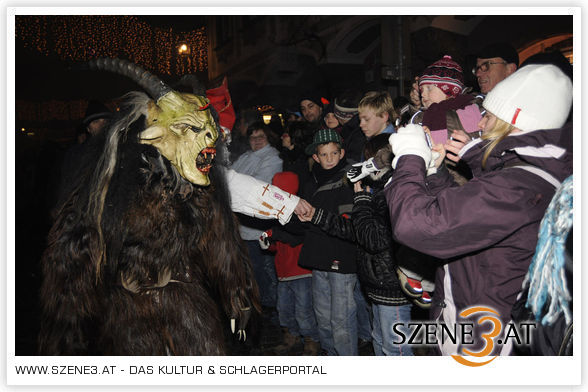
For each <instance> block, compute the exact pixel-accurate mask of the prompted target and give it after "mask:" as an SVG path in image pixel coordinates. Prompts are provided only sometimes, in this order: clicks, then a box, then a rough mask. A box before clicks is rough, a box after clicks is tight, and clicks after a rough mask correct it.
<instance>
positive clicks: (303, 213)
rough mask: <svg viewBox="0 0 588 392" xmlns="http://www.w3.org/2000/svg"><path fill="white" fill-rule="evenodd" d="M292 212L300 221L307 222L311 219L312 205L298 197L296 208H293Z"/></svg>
mask: <svg viewBox="0 0 588 392" xmlns="http://www.w3.org/2000/svg"><path fill="white" fill-rule="evenodd" d="M294 213H295V214H296V216H298V219H300V221H301V222H308V221H310V220H311V219H312V215H313V214H314V207H313V206H311V205H310V203H309V202H307V201H306V200H304V199H302V198H301V199H300V201H299V202H298V204H297V205H296V208H295V209H294Z"/></svg>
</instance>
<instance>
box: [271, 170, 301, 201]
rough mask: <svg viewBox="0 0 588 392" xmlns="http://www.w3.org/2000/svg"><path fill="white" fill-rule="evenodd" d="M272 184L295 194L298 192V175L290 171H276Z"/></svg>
mask: <svg viewBox="0 0 588 392" xmlns="http://www.w3.org/2000/svg"><path fill="white" fill-rule="evenodd" d="M272 184H274V185H275V186H277V187H278V188H280V189H281V190H283V191H286V192H288V193H291V194H293V195H295V194H296V192H298V185H299V184H298V175H296V173H294V172H290V171H284V172H279V173H276V174H274V178H273V179H272Z"/></svg>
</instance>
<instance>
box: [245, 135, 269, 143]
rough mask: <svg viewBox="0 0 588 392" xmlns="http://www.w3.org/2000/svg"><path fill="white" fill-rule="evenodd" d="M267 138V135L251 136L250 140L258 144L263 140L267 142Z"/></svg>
mask: <svg viewBox="0 0 588 392" xmlns="http://www.w3.org/2000/svg"><path fill="white" fill-rule="evenodd" d="M265 139H266V136H265V135H260V136H249V140H250V141H252V142H256V141H261V140H265Z"/></svg>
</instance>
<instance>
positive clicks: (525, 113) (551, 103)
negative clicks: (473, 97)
mask: <svg viewBox="0 0 588 392" xmlns="http://www.w3.org/2000/svg"><path fill="white" fill-rule="evenodd" d="M482 105H483V106H484V108H486V110H488V111H489V112H491V113H492V114H494V115H495V116H496V117H498V118H499V119H501V120H503V121H506V122H507V123H509V124H512V125H513V126H515V127H516V128H518V129H520V130H521V131H534V130H537V129H553V128H561V127H562V126H563V125H564V124H565V122H566V119H567V117H568V114H569V112H570V108H571V107H572V81H571V80H570V78H568V77H567V76H566V75H565V74H564V73H563V72H562V71H561V70H560V69H559V68H558V67H556V66H555V65H551V64H530V65H526V66H524V67H522V68H520V69H519V70H518V71H516V72H514V73H513V74H511V75H510V76H508V77H507V78H506V79H504V80H503V81H501V82H500V83H498V84H497V85H496V86H495V87H494V88H493V89H492V90H491V91H490V92H489V93H488V95H487V96H486V99H485V100H484V102H483V104H482Z"/></svg>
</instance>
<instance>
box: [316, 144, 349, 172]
mask: <svg viewBox="0 0 588 392" xmlns="http://www.w3.org/2000/svg"><path fill="white" fill-rule="evenodd" d="M344 156H345V150H343V149H342V148H341V147H339V145H338V144H337V143H334V142H330V143H326V144H321V145H320V146H318V147H317V148H316V154H312V159H314V160H315V161H316V162H317V163H318V164H319V165H321V167H322V168H323V169H325V170H329V169H332V168H334V167H335V166H337V165H338V164H339V162H340V161H341V159H343V157H344Z"/></svg>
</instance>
